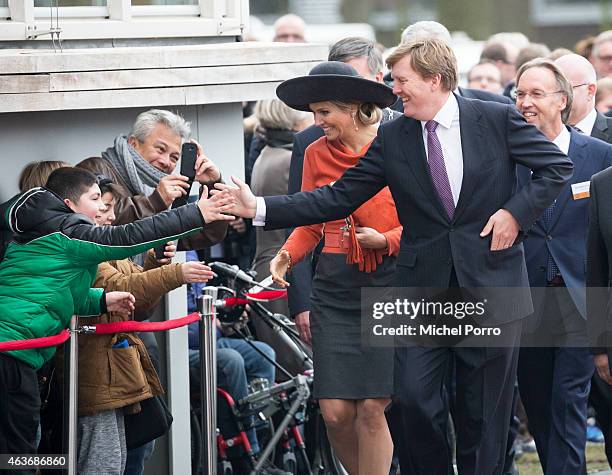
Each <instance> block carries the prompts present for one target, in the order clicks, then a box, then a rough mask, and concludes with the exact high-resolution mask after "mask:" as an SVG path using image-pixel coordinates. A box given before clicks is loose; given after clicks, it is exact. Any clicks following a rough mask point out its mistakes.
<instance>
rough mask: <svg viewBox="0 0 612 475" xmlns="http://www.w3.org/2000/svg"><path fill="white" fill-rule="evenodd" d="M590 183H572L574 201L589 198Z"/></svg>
mask: <svg viewBox="0 0 612 475" xmlns="http://www.w3.org/2000/svg"><path fill="white" fill-rule="evenodd" d="M590 188H591V182H590V181H583V182H582V183H574V184H573V185H572V196H573V197H574V199H575V200H582V199H584V198H588V197H589V196H591V193H590V191H589V190H590Z"/></svg>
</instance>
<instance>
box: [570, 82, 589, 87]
mask: <svg viewBox="0 0 612 475" xmlns="http://www.w3.org/2000/svg"><path fill="white" fill-rule="evenodd" d="M588 85H589V83H588V82H583V83H582V84H576V85H575V86H572V89H576V88H577V87H582V86H588Z"/></svg>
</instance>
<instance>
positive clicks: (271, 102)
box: [254, 98, 312, 130]
mask: <svg viewBox="0 0 612 475" xmlns="http://www.w3.org/2000/svg"><path fill="white" fill-rule="evenodd" d="M254 115H255V118H256V119H257V122H259V124H260V125H261V126H262V127H264V128H266V129H281V130H283V129H284V130H293V128H294V127H295V126H296V125H298V124H299V123H300V122H302V121H303V120H306V119H309V118H310V117H312V113H311V112H305V111H299V110H296V109H292V108H291V107H289V106H288V105H286V104H285V103H284V102H283V101H281V100H280V99H276V98H274V99H264V100H261V101H259V102H258V103H257V104H256V105H255V113H254Z"/></svg>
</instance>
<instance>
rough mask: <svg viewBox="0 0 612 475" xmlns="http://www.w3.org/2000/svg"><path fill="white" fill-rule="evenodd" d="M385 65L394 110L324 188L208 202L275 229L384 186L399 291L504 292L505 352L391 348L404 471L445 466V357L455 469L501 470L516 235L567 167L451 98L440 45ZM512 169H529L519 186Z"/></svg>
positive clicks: (506, 115) (517, 299) (523, 277)
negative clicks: (398, 106)
mask: <svg viewBox="0 0 612 475" xmlns="http://www.w3.org/2000/svg"><path fill="white" fill-rule="evenodd" d="M387 61H388V63H389V64H390V66H391V67H392V74H393V79H394V86H395V87H394V92H395V93H396V94H398V95H400V96H401V97H402V99H403V102H404V115H405V117H402V118H400V119H397V120H394V121H391V122H389V123H387V124H385V125H383V126H381V127H380V128H379V131H378V137H377V139H376V140H375V141H374V142H373V143H372V145H371V146H370V149H369V150H368V152H367V153H366V155H365V156H364V157H363V158H362V159H361V160H360V161H359V163H358V164H357V165H356V166H355V167H353V168H350V169H349V170H347V171H346V173H345V174H344V175H343V176H342V178H341V179H339V180H338V181H336V182H335V183H334V184H333V186H325V187H322V188H319V189H317V190H315V191H314V192H311V193H298V194H295V195H292V196H277V197H270V198H265V199H263V198H257V199H256V198H255V197H254V196H253V195H252V193H251V192H250V190H249V189H248V187H247V186H246V185H245V184H244V183H242V182H241V181H240V180H236V179H235V183H236V184H238V185H239V188H237V189H234V188H232V187H229V186H227V185H222V184H219V185H217V186H216V188H217V190H222V191H218V192H217V193H215V198H214V199H218V198H217V197H220V198H221V199H222V198H223V197H227V196H228V195H231V197H232V199H233V200H234V203H233V204H231V205H228V206H226V207H225V208H224V210H225V211H226V212H230V213H233V214H237V215H241V216H246V217H254V218H255V219H254V224H256V225H262V224H264V223H265V225H266V226H267V227H269V228H282V227H287V226H295V225H305V224H310V223H315V222H326V221H330V220H334V219H339V218H342V217H345V216H347V215H348V214H349V213H351V212H352V211H353V210H355V209H356V208H358V207H359V206H360V205H361V204H362V203H364V202H365V201H367V200H368V199H369V198H370V197H372V196H374V195H375V194H376V193H377V192H378V191H380V190H381V189H382V188H383V187H384V186H387V185H388V186H389V187H390V189H391V193H392V194H393V198H394V200H395V203H396V206H397V211H398V215H399V218H400V221H401V222H402V224H403V225H404V231H403V235H402V240H401V249H400V253H399V256H398V259H397V270H396V282H397V285H398V286H404V287H413V288H414V287H436V288H445V289H446V288H449V287H480V288H483V289H484V288H486V287H510V288H514V290H513V291H512V292H511V294H512V300H511V301H507V302H504V304H503V305H500V306H499V307H497V308H493V309H491V314H492V316H491V321H494V322H495V323H496V324H497V325H499V327H498V328H500V331H501V332H502V333H503V335H504V336H505V338H506V341H507V342H509V343H510V345H509V346H508V347H504V348H499V347H495V348H467V347H443V346H439V347H433V348H432V347H422V346H417V347H409V348H406V347H398V348H396V363H395V384H396V389H395V394H396V395H395V401H396V402H397V403H398V405H399V408H400V415H399V417H400V425H401V429H402V430H401V431H400V434H399V436H398V437H396V435H397V433H395V434H393V436H394V443H395V445H396V446H398V447H399V455H400V466H401V469H402V473H417V474H433V475H438V474H440V475H441V474H444V475H446V474H448V473H452V470H453V468H452V457H451V454H450V447H449V445H448V440H447V437H446V424H447V420H448V408H447V404H446V401H445V392H444V391H443V384H444V381H445V378H446V371H447V368H448V367H449V361H450V359H451V358H454V359H455V364H456V368H457V369H456V371H457V378H456V381H457V390H456V394H457V396H456V410H455V414H454V419H455V426H456V429H457V435H458V437H457V465H458V468H459V472H460V473H461V474H483V473H486V474H499V473H501V471H502V469H503V460H504V454H505V443H506V438H507V435H508V424H509V421H510V406H511V402H512V392H513V385H514V378H515V373H516V364H517V356H518V351H517V350H516V346H518V344H519V338H520V330H521V322H520V320H521V319H522V318H524V317H526V316H527V315H529V314H530V313H531V312H532V311H533V307H532V302H531V295H530V292H529V289H528V285H529V283H528V279H527V269H526V266H525V259H524V252H523V245H522V243H521V242H520V237H519V232H525V231H526V230H528V229H530V228H531V226H532V225H533V223H534V222H535V221H536V220H537V218H538V216H539V215H540V214H541V213H542V212H543V211H544V210H545V209H546V208H547V207H548V206H550V204H551V203H552V202H553V201H554V199H555V198H556V196H557V194H558V193H559V192H560V190H561V189H562V188H563V186H564V185H565V183H566V181H567V180H568V179H569V178H570V177H571V174H572V168H573V167H572V163H571V161H570V160H569V159H568V158H567V156H566V155H564V154H563V153H562V152H560V151H559V149H558V148H557V147H556V146H555V145H554V144H552V143H551V142H550V141H549V140H548V139H547V138H546V137H544V136H543V135H542V134H541V133H540V132H539V131H538V130H537V129H536V128H535V127H533V126H532V125H529V124H527V123H526V122H525V120H524V119H523V118H522V117H521V116H520V115H519V114H518V112H517V111H516V109H515V108H514V107H510V106H505V105H502V104H497V103H492V102H483V101H474V100H469V99H464V98H462V97H459V96H456V95H455V94H453V92H452V91H454V89H455V88H456V83H457V75H458V73H457V63H456V59H455V55H454V53H453V51H452V49H451V48H450V47H449V46H448V45H447V44H446V43H445V42H443V41H440V40H435V39H431V40H428V39H426V40H420V41H416V42H414V43H409V44H406V45H400V46H399V47H398V48H397V50H396V51H395V52H394V53H393V54H392V55H391V56H390V57H389V58H388V60H387ZM517 164H522V165H525V166H527V167H528V168H530V169H531V170H532V179H531V182H530V183H529V184H528V185H527V186H526V187H524V188H523V189H522V190H521V191H520V192H517V190H516V183H517V177H516V165H517ZM517 238H519V239H517ZM501 298H502V299H503V298H504V296H501Z"/></svg>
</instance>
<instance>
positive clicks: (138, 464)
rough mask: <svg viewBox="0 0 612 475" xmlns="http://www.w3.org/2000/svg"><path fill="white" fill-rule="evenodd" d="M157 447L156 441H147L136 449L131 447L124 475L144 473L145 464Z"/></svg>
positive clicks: (140, 474) (141, 474)
mask: <svg viewBox="0 0 612 475" xmlns="http://www.w3.org/2000/svg"><path fill="white" fill-rule="evenodd" d="M154 449H155V441H154V440H152V441H151V442H147V443H146V444H144V445H141V446H140V447H136V448H135V449H129V450H128V452H127V460H126V462H125V471H124V472H123V475H143V474H144V464H145V462H146V461H147V459H148V458H149V457H150V456H151V454H152V453H153V450H154Z"/></svg>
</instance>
